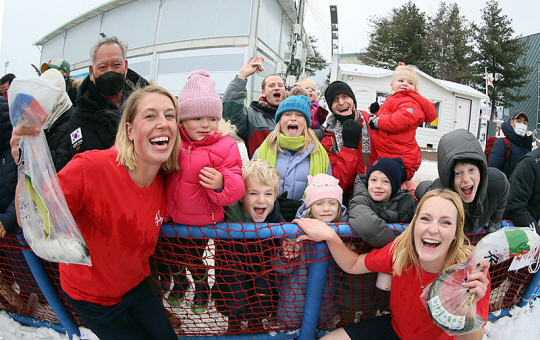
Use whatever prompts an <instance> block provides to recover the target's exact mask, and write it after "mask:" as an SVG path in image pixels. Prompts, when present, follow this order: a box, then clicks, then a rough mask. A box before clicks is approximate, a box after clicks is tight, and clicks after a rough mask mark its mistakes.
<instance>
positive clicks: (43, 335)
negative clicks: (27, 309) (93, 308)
mask: <svg viewBox="0 0 540 340" xmlns="http://www.w3.org/2000/svg"><path fill="white" fill-rule="evenodd" d="M532 305H533V306H532V307H530V306H529V305H527V306H525V307H522V308H518V307H514V308H513V309H512V310H511V311H510V315H509V316H505V317H502V318H499V319H497V320H494V321H493V322H491V321H490V322H488V323H487V325H486V328H485V335H484V338H483V340H508V339H519V340H538V339H540V326H539V325H538V320H540V300H539V299H536V300H535V301H533V303H532ZM0 339H2V340H66V339H68V336H67V335H65V334H60V333H58V332H56V331H54V330H52V329H49V328H35V327H28V326H23V325H21V324H19V323H18V322H16V321H14V320H13V319H11V318H10V317H9V316H8V315H7V314H6V313H5V312H0ZM81 339H88V340H98V338H97V337H96V336H95V335H94V334H93V333H92V332H90V331H89V330H88V329H86V328H81Z"/></svg>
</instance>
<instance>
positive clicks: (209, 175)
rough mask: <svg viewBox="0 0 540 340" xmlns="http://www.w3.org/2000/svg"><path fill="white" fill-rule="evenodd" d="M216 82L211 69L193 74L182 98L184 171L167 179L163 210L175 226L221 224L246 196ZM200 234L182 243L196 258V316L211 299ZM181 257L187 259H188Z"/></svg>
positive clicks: (180, 278)
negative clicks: (226, 209)
mask: <svg viewBox="0 0 540 340" xmlns="http://www.w3.org/2000/svg"><path fill="white" fill-rule="evenodd" d="M215 84H216V82H215V81H214V80H213V79H212V78H210V74H209V73H208V72H207V71H205V70H196V71H193V72H191V74H190V75H189V78H188V80H187V82H186V84H185V86H184V88H183V89H182V92H180V95H179V96H178V106H179V110H178V111H179V112H178V120H179V121H180V135H181V137H182V148H181V149H180V156H179V162H180V170H179V171H176V172H174V173H172V174H169V175H167V186H166V209H165V210H166V211H165V216H166V219H167V220H169V221H170V220H172V221H173V222H174V223H177V224H184V225H206V224H216V223H220V222H223V220H224V219H225V210H224V209H223V206H228V205H231V204H233V203H236V202H238V200H240V199H241V198H242V197H243V196H244V192H245V187H244V181H243V180H242V158H241V157H240V152H239V150H238V146H237V144H236V141H235V140H234V139H233V138H232V137H230V136H229V134H230V133H232V132H234V127H233V126H231V125H230V122H224V121H221V114H222V111H223V109H222V105H221V100H220V99H219V96H218V94H217V92H216V89H215ZM201 236H202V235H193V237H192V238H190V239H181V238H180V239H179V240H180V242H181V244H182V248H181V249H187V251H189V252H190V254H191V257H190V258H191V259H193V261H190V263H189V265H188V266H187V267H188V269H189V270H190V272H191V275H192V277H193V280H194V281H195V292H194V293H195V295H194V298H193V308H192V309H193V311H194V312H195V313H197V314H201V313H203V312H205V311H206V306H207V304H208V299H209V296H208V295H209V289H208V277H207V274H208V269H207V268H206V265H205V264H204V262H203V258H202V257H203V253H204V250H205V247H206V242H205V241H204V240H203V239H202V238H200V237H201ZM178 249H180V248H178ZM177 253H178V252H177ZM179 258H181V261H185V258H186V257H182V256H179ZM181 272H182V273H181V274H180V273H176V275H174V276H173V277H175V281H179V282H183V283H184V284H185V282H186V280H185V270H184V268H182V269H181ZM177 288H178V285H176V288H175V287H173V291H172V292H171V294H170V295H169V301H170V303H171V304H172V305H174V304H175V303H177V302H178V300H177V298H179V297H180V296H181V294H182V292H181V291H180V292H178V291H177V290H178V289H177ZM180 290H182V289H180ZM175 295H176V296H175Z"/></svg>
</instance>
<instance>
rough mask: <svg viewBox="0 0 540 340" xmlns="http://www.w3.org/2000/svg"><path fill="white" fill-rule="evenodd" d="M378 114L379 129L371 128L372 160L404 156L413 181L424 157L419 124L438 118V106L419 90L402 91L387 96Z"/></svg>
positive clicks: (408, 173) (405, 164)
mask: <svg viewBox="0 0 540 340" xmlns="http://www.w3.org/2000/svg"><path fill="white" fill-rule="evenodd" d="M376 115H377V116H378V117H379V122H378V123H379V128H378V129H374V130H371V135H370V137H371V155H372V157H371V159H373V160H375V159H378V158H381V157H391V158H395V157H401V158H402V159H403V165H404V168H405V171H407V180H410V179H411V178H412V177H413V176H414V173H415V172H416V170H418V168H419V167H420V162H421V160H422V159H421V152H420V148H419V147H418V143H416V127H417V125H418V124H422V123H424V122H427V123H429V122H432V121H433V120H435V118H437V110H436V109H435V105H433V103H432V102H430V101H429V100H428V99H426V98H424V97H422V96H421V95H419V94H418V92H416V91H399V92H396V93H394V94H393V95H391V96H390V97H388V98H386V101H385V102H384V104H383V105H382V106H381V108H380V109H379V111H378V112H377V113H376Z"/></svg>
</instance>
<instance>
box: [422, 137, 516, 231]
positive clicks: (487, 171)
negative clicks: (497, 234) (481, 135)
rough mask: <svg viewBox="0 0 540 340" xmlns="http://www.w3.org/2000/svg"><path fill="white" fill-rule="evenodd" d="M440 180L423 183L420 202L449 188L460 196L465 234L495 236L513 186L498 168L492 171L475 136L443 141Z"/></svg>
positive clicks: (438, 151)
mask: <svg viewBox="0 0 540 340" xmlns="http://www.w3.org/2000/svg"><path fill="white" fill-rule="evenodd" d="M437 167H438V170H439V178H438V179H436V180H435V181H433V182H432V181H424V182H421V183H420V184H419V185H418V187H417V189H416V193H415V194H416V197H417V198H418V200H420V199H421V198H422V197H423V196H424V194H425V193H427V192H428V191H430V190H431V189H435V188H449V189H452V190H454V191H455V192H457V193H458V194H459V196H460V197H461V200H462V201H463V207H464V208H465V225H464V228H463V230H464V232H465V234H472V233H475V232H476V231H478V230H479V229H480V228H485V229H487V231H488V232H494V231H496V230H498V229H499V222H500V220H501V218H502V217H503V214H504V210H505V208H506V199H507V198H508V193H509V189H510V184H509V182H508V179H506V176H505V175H504V174H503V173H502V172H501V171H500V170H499V169H496V168H488V167H487V162H486V157H485V155H484V152H483V151H482V147H481V146H480V143H479V142H478V140H477V139H476V138H475V137H474V135H473V134H472V133H471V132H469V131H467V130H465V129H457V130H454V131H451V132H448V133H447V134H445V135H444V136H442V137H441V140H440V141H439V147H438V149H437Z"/></svg>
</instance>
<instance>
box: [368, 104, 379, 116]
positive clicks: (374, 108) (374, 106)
mask: <svg viewBox="0 0 540 340" xmlns="http://www.w3.org/2000/svg"><path fill="white" fill-rule="evenodd" d="M377 111H379V103H378V102H373V103H371V105H370V106H369V112H371V113H372V114H375V113H377Z"/></svg>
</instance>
